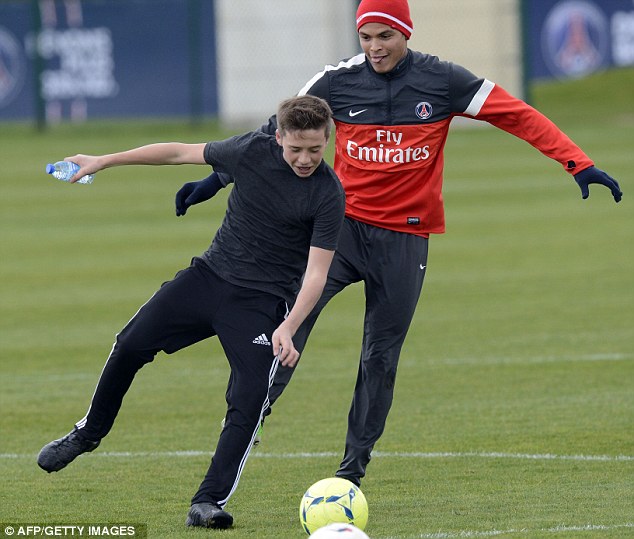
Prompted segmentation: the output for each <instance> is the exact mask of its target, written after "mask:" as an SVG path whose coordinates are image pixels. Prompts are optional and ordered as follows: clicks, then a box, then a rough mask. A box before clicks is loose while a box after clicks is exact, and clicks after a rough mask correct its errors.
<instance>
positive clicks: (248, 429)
mask: <svg viewBox="0 0 634 539" xmlns="http://www.w3.org/2000/svg"><path fill="white" fill-rule="evenodd" d="M286 312H287V307H286V303H285V301H284V300H283V299H281V298H279V297H277V296H274V295H272V294H267V293H265V292H259V291H257V290H252V289H248V288H243V287H238V286H235V285H232V284H230V283H228V282H227V281H225V280H223V279H221V278H220V277H218V276H217V275H216V274H215V273H214V272H213V271H211V270H210V269H209V268H208V267H207V266H206V264H205V263H204V262H203V261H202V260H200V259H194V261H193V262H192V265H191V266H190V267H189V268H187V269H185V270H183V271H181V272H179V273H178V274H177V275H176V277H175V278H174V279H173V280H171V281H169V282H167V283H165V284H164V285H163V286H162V287H161V288H160V289H159V290H158V291H157V292H156V294H154V296H152V298H151V299H150V300H149V301H148V302H147V303H146V304H145V305H143V307H141V309H140V310H139V311H138V312H137V313H136V314H135V315H134V317H133V318H132V319H131V320H130V322H129V323H128V324H127V325H126V327H125V328H124V329H123V330H122V331H121V333H119V334H118V335H117V339H116V342H115V344H114V347H113V349H112V352H111V354H110V356H109V358H108V361H107V362H106V365H105V367H104V370H103V372H102V374H101V377H100V379H99V383H98V384H97V389H96V390H95V394H94V396H93V399H92V403H91V405H90V408H89V410H88V414H87V416H86V417H85V418H84V419H82V420H81V421H79V422H78V423H77V427H78V428H80V429H81V432H82V434H83V435H84V436H85V437H86V438H89V439H93V440H100V439H101V438H103V437H104V436H106V434H108V432H109V431H110V429H111V427H112V425H113V423H114V420H115V418H116V416H117V413H118V412H119V409H120V407H121V403H122V401H123V397H124V395H125V394H126V392H127V390H128V388H129V387H130V385H131V384H132V380H133V379H134V376H135V375H136V373H137V371H138V370H139V369H141V367H143V366H144V365H145V364H147V363H149V362H151V361H152V360H153V359H154V356H155V355H156V354H157V353H158V352H159V351H164V352H166V353H168V354H171V353H173V352H176V351H177V350H180V349H181V348H184V347H186V346H189V345H191V344H194V343H196V342H198V341H201V340H203V339H206V338H208V337H211V336H213V335H217V336H218V338H219V339H220V342H221V344H222V347H223V349H224V351H225V353H226V355H227V358H228V360H229V364H230V366H231V379H232V383H231V391H230V392H228V393H227V395H226V398H227V405H228V408H227V415H226V421H225V428H224V429H223V431H222V433H221V434H220V438H219V440H218V444H217V446H216V451H215V454H214V457H213V459H212V462H211V466H210V468H209V471H208V472H207V475H206V476H205V479H204V480H203V482H202V484H201V485H200V488H199V490H198V492H197V493H196V495H195V496H194V498H193V503H195V502H212V503H217V504H218V505H220V506H223V505H224V504H225V503H226V502H227V500H228V499H229V497H230V496H231V494H232V493H233V491H234V490H235V488H236V486H237V484H238V480H239V478H240V474H241V472H242V469H243V467H244V464H245V462H246V459H247V457H248V454H249V451H250V449H251V446H252V440H253V438H254V437H255V434H256V432H257V429H258V426H259V423H260V420H261V417H262V414H263V411H264V410H265V409H266V408H267V407H268V405H269V396H268V392H269V387H270V385H271V383H272V380H273V376H274V374H275V371H276V368H277V359H276V358H274V356H273V352H272V348H271V344H270V340H271V335H272V333H273V331H274V330H275V329H276V328H277V326H278V325H279V324H280V323H281V322H282V321H283V320H284V317H285V315H286ZM183 389H184V390H187V388H183ZM212 419H213V420H215V418H212Z"/></svg>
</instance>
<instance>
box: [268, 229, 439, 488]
mask: <svg viewBox="0 0 634 539" xmlns="http://www.w3.org/2000/svg"><path fill="white" fill-rule="evenodd" d="M427 248H428V240H427V239H426V238H423V237H420V236H414V235H411V234H404V233H400V232H394V231H391V230H386V229H382V228H377V227H374V226H371V225H366V224H364V223H360V222H359V221H355V220H353V219H346V220H345V223H344V227H343V230H342V233H341V237H340V239H339V247H338V249H337V252H336V253H335V257H334V260H333V262H332V265H331V267H330V271H329V273H328V281H327V283H326V286H325V288H324V292H323V294H322V296H321V298H320V300H319V302H318V303H317V305H316V306H315V308H314V309H313V312H312V313H311V314H310V316H309V317H308V318H307V319H306V321H305V322H304V324H303V325H302V326H301V327H300V329H299V330H298V332H297V333H296V334H295V337H294V338H293V343H294V344H295V347H296V348H297V349H298V350H300V351H301V350H303V349H304V346H305V344H306V341H307V339H308V336H309V334H310V332H311V330H312V328H313V326H314V324H315V322H316V320H317V317H318V316H319V314H320V312H321V310H322V309H323V308H324V307H325V306H326V304H327V303H328V301H330V299H331V298H332V297H333V296H335V295H336V294H337V293H339V292H340V291H341V290H343V289H344V288H345V287H346V286H348V285H349V284H352V283H356V282H359V281H363V282H364V285H365V319H364V326H363V344H362V348H361V358H360V362H359V372H358V375H357V382H356V387H355V390H354V395H353V399H352V406H351V408H350V413H349V415H348V434H347V436H346V450H345V455H344V458H343V461H342V463H341V467H340V469H339V471H338V472H337V475H341V476H345V477H349V478H351V479H353V480H354V481H355V482H360V479H361V478H362V477H363V476H364V475H365V469H366V466H367V464H368V462H369V461H370V453H371V451H372V448H373V447H374V444H375V443H376V441H377V440H378V439H379V438H380V437H381V434H382V433H383V430H384V428H385V421H386V419H387V416H388V413H389V410H390V407H391V405H392V398H393V394H394V382H395V377H396V368H397V365H398V359H399V355H400V352H401V347H402V346H403V342H404V340H405V337H406V335H407V331H408V329H409V326H410V323H411V321H412V317H413V316H414V312H415V310H416V304H417V302H418V298H419V297H420V292H421V289H422V286H423V279H424V277H425V270H426V267H427ZM293 371H294V369H290V368H285V367H281V366H280V368H279V369H278V371H277V374H276V376H275V381H274V383H273V387H272V388H271V391H270V399H271V402H275V400H276V399H277V398H278V397H279V395H280V394H281V393H282V391H283V390H284V388H285V387H286V385H287V384H288V382H289V381H290V378H291V376H292V374H293Z"/></svg>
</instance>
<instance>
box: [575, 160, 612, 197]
mask: <svg viewBox="0 0 634 539" xmlns="http://www.w3.org/2000/svg"><path fill="white" fill-rule="evenodd" d="M575 181H576V182H577V184H578V185H579V187H581V197H582V198H584V199H586V198H588V197H589V196H590V190H589V188H588V186H589V185H590V184H591V183H600V184H601V185H605V186H606V187H607V188H608V189H609V190H610V191H612V196H613V197H614V202H620V201H621V197H622V196H623V193H622V192H621V188H620V187H619V184H618V183H617V181H616V180H615V179H614V178H613V177H612V176H610V175H609V174H606V173H605V172H603V171H602V170H601V169H598V168H597V167H589V168H586V169H584V170H582V171H581V172H578V173H577V174H575Z"/></svg>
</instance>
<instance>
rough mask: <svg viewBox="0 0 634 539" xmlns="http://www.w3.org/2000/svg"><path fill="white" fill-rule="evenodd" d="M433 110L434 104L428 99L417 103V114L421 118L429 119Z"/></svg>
mask: <svg viewBox="0 0 634 539" xmlns="http://www.w3.org/2000/svg"><path fill="white" fill-rule="evenodd" d="M432 110H433V109H432V106H431V105H430V104H429V103H427V101H421V102H420V103H419V104H418V105H416V116H418V117H419V118H420V119H421V120H427V118H429V117H430V116H431V113H432Z"/></svg>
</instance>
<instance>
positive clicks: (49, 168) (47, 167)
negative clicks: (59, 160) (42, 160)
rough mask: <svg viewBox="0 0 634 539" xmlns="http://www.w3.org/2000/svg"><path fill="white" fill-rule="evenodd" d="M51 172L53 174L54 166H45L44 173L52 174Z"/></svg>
mask: <svg viewBox="0 0 634 539" xmlns="http://www.w3.org/2000/svg"><path fill="white" fill-rule="evenodd" d="M53 172H55V166H54V165H51V164H50V163H49V164H48V165H46V173H47V174H53Z"/></svg>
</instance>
